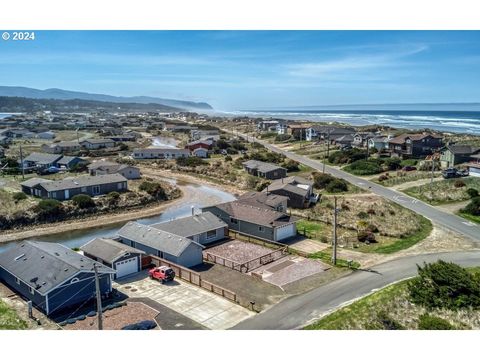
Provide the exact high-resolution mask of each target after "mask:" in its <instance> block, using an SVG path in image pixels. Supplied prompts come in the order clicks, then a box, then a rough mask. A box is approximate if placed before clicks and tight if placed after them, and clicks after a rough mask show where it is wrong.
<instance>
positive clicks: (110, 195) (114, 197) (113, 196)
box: [107, 191, 120, 200]
mask: <svg viewBox="0 0 480 360" xmlns="http://www.w3.org/2000/svg"><path fill="white" fill-rule="evenodd" d="M107 197H108V198H109V199H112V200H117V199H118V198H119V197H120V194H119V193H118V192H116V191H112V192H109V193H108V194H107Z"/></svg>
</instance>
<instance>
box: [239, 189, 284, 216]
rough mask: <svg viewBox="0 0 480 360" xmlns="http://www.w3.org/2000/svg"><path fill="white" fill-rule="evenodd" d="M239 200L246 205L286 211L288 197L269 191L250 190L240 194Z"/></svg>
mask: <svg viewBox="0 0 480 360" xmlns="http://www.w3.org/2000/svg"><path fill="white" fill-rule="evenodd" d="M237 201H238V202H241V203H242V204H246V205H251V206H255V207H260V208H261V207H265V208H267V209H271V210H275V211H280V212H286V211H287V203H288V197H286V196H282V195H276V194H271V193H267V192H258V191H250V192H247V193H245V194H242V195H240V196H239V197H238V199H237Z"/></svg>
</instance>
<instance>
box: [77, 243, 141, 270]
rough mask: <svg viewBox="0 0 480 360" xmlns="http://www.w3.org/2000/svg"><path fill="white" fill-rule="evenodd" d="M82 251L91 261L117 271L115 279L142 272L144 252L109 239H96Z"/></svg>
mask: <svg viewBox="0 0 480 360" xmlns="http://www.w3.org/2000/svg"><path fill="white" fill-rule="evenodd" d="M80 250H82V251H83V254H84V255H85V256H87V257H89V258H90V259H93V260H95V261H98V262H100V263H102V264H104V265H106V266H108V267H110V268H112V269H114V270H115V271H116V274H115V275H114V279H117V278H121V277H124V276H127V275H131V274H134V273H137V272H139V271H141V270H142V255H144V254H145V252H144V251H142V250H139V249H135V248H132V247H131V246H128V245H125V244H122V243H121V242H119V241H116V240H114V239H108V238H95V239H93V240H91V241H89V242H88V243H86V244H85V245H83V246H82V247H81V248H80Z"/></svg>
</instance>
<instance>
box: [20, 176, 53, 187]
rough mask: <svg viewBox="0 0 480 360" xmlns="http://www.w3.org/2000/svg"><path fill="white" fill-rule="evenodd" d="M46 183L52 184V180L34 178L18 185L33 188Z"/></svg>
mask: <svg viewBox="0 0 480 360" xmlns="http://www.w3.org/2000/svg"><path fill="white" fill-rule="evenodd" d="M47 182H52V180H48V179H42V178H37V177H34V178H31V179H28V180H26V181H24V182H21V183H20V185H22V186H26V187H33V186H35V185H38V184H42V183H47Z"/></svg>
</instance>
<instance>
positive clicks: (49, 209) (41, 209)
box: [35, 199, 63, 216]
mask: <svg viewBox="0 0 480 360" xmlns="http://www.w3.org/2000/svg"><path fill="white" fill-rule="evenodd" d="M35 210H36V211H37V212H38V213H40V214H42V215H46V216H51V215H58V214H60V213H61V211H62V210H63V205H62V203H61V202H60V201H58V200H55V199H43V200H40V201H39V202H38V205H37V207H36V209H35Z"/></svg>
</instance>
